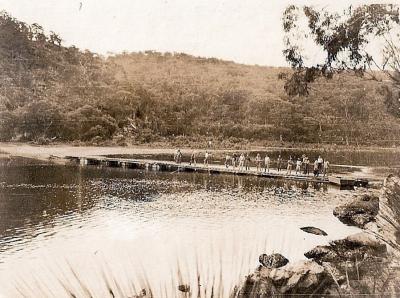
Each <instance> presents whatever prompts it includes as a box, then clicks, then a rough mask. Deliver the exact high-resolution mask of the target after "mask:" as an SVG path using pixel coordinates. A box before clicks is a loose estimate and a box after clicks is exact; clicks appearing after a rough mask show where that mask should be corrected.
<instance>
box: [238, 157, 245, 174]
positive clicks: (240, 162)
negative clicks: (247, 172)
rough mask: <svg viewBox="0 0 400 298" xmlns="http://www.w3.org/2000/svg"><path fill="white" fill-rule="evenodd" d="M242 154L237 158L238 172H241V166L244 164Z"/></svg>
mask: <svg viewBox="0 0 400 298" xmlns="http://www.w3.org/2000/svg"><path fill="white" fill-rule="evenodd" d="M244 159H245V158H244V154H243V153H242V154H240V157H239V170H240V171H243V164H244Z"/></svg>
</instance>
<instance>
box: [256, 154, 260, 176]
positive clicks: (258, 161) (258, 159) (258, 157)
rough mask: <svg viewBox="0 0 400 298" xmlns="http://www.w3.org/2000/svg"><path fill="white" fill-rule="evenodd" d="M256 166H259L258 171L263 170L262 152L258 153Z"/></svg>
mask: <svg viewBox="0 0 400 298" xmlns="http://www.w3.org/2000/svg"><path fill="white" fill-rule="evenodd" d="M256 167H257V172H259V171H260V170H261V155H260V153H257V156H256Z"/></svg>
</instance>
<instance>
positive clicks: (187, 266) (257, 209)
mask: <svg viewBox="0 0 400 298" xmlns="http://www.w3.org/2000/svg"><path fill="white" fill-rule="evenodd" d="M354 193H355V192H354V191H344V190H341V191H340V190H338V189H336V188H331V187H328V188H326V187H317V186H314V185H307V184H303V183H300V184H299V183H294V182H283V181H273V180H268V179H265V178H256V177H253V178H246V177H237V176H224V175H212V176H209V175H203V174H187V173H175V174H171V173H158V172H146V171H138V170H130V169H127V170H124V169H119V168H96V167H90V166H89V167H77V166H61V165H46V164H37V163H24V162H23V163H13V164H11V165H9V166H3V167H1V168H0V296H1V295H3V296H4V297H23V296H25V297H71V294H74V295H75V296H76V297H89V296H93V297H110V294H109V289H112V291H113V292H114V294H115V295H116V296H117V297H120V296H121V297H134V295H136V294H139V293H140V291H141V290H142V289H147V290H146V292H147V293H149V291H151V292H152V294H153V296H154V297H180V296H179V295H182V293H180V292H179V291H178V290H177V286H178V285H180V284H186V285H189V286H190V289H191V292H192V295H193V296H201V297H210V296H211V293H214V295H215V297H224V296H225V297H227V296H229V294H230V293H231V292H232V290H233V288H234V287H235V286H236V285H238V284H239V283H240V281H241V280H243V278H244V277H245V275H246V274H249V273H250V272H252V271H253V270H254V268H255V267H256V266H257V263H258V256H259V255H260V254H261V253H272V252H280V253H282V254H283V255H285V256H286V257H287V258H288V259H289V260H290V261H296V260H299V259H304V258H305V257H304V256H303V254H304V252H305V251H307V250H308V249H311V248H312V247H314V246H315V245H318V244H325V243H327V242H328V241H329V240H332V239H337V238H340V237H343V236H345V235H348V234H350V233H352V232H354V231H357V229H356V228H352V227H348V226H345V225H343V224H341V223H340V222H339V221H338V220H337V219H336V218H335V217H334V216H333V215H332V209H333V207H334V206H336V205H338V204H339V203H343V202H345V201H347V200H349V199H350V198H351V196H352V195H354ZM308 225H312V226H316V227H319V228H321V229H323V230H325V231H326V232H327V233H328V236H327V237H323V236H316V235H311V234H307V233H304V232H302V231H301V230H300V229H299V228H300V227H302V226H308Z"/></svg>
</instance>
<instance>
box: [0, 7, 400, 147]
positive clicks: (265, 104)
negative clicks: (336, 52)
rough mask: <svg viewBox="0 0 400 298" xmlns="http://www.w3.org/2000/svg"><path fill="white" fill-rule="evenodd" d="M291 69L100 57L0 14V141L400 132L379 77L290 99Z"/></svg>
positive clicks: (389, 138)
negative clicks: (285, 75) (286, 80)
mask: <svg viewBox="0 0 400 298" xmlns="http://www.w3.org/2000/svg"><path fill="white" fill-rule="evenodd" d="M289 71H290V70H289V69H286V68H271V67H261V66H248V65H241V64H236V63H233V62H228V61H222V60H218V59H214V58H209V59H206V58H198V57H193V56H190V55H186V54H170V53H164V54H161V53H156V52H145V53H130V54H119V55H115V56H112V57H109V58H107V59H105V58H103V57H100V56H98V55H96V54H94V53H91V52H88V51H85V52H82V51H80V50H79V49H77V48H75V47H64V46H63V45H62V43H61V38H60V37H59V36H57V35H56V34H54V33H51V34H48V35H46V34H45V33H44V31H43V29H42V28H41V27H40V26H39V25H37V24H33V25H27V24H25V23H22V22H19V21H18V20H16V19H14V18H12V17H11V16H9V15H8V14H6V13H2V14H1V15H0V77H1V80H0V139H1V140H2V141H9V140H20V141H35V142H49V141H61V142H68V141H84V142H93V143H97V142H101V141H107V140H113V141H117V142H121V143H125V142H126V143H140V142H149V141H157V140H169V139H175V138H179V139H182V138H185V139H186V138H189V139H191V140H198V141H202V140H206V139H210V138H214V139H219V140H229V141H230V142H237V141H240V140H241V139H247V140H250V141H261V142H265V143H268V142H275V141H279V140H280V139H281V138H282V139H283V141H287V142H332V143H337V144H368V145H370V144H378V145H392V144H394V143H397V142H398V141H396V140H399V139H400V138H399V134H400V121H399V119H398V118H396V117H394V116H392V115H391V114H389V113H388V112H387V108H386V106H385V98H384V95H382V92H381V88H380V87H379V85H378V84H377V83H374V82H370V81H365V80H362V79H360V78H356V77H350V76H342V77H340V78H338V79H335V80H331V81H329V82H324V81H321V82H318V83H316V84H315V86H314V90H313V92H312V94H311V95H310V96H309V97H296V98H289V97H287V95H286V94H285V93H284V91H283V81H282V80H279V79H278V77H279V74H280V73H282V72H289Z"/></svg>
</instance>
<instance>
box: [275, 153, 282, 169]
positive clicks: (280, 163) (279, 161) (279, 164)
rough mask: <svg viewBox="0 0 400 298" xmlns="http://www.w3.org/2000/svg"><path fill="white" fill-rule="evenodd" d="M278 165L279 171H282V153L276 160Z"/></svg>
mask: <svg viewBox="0 0 400 298" xmlns="http://www.w3.org/2000/svg"><path fill="white" fill-rule="evenodd" d="M276 166H277V169H278V172H280V171H281V169H282V157H281V156H280V155H279V156H278V159H277V161H276Z"/></svg>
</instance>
